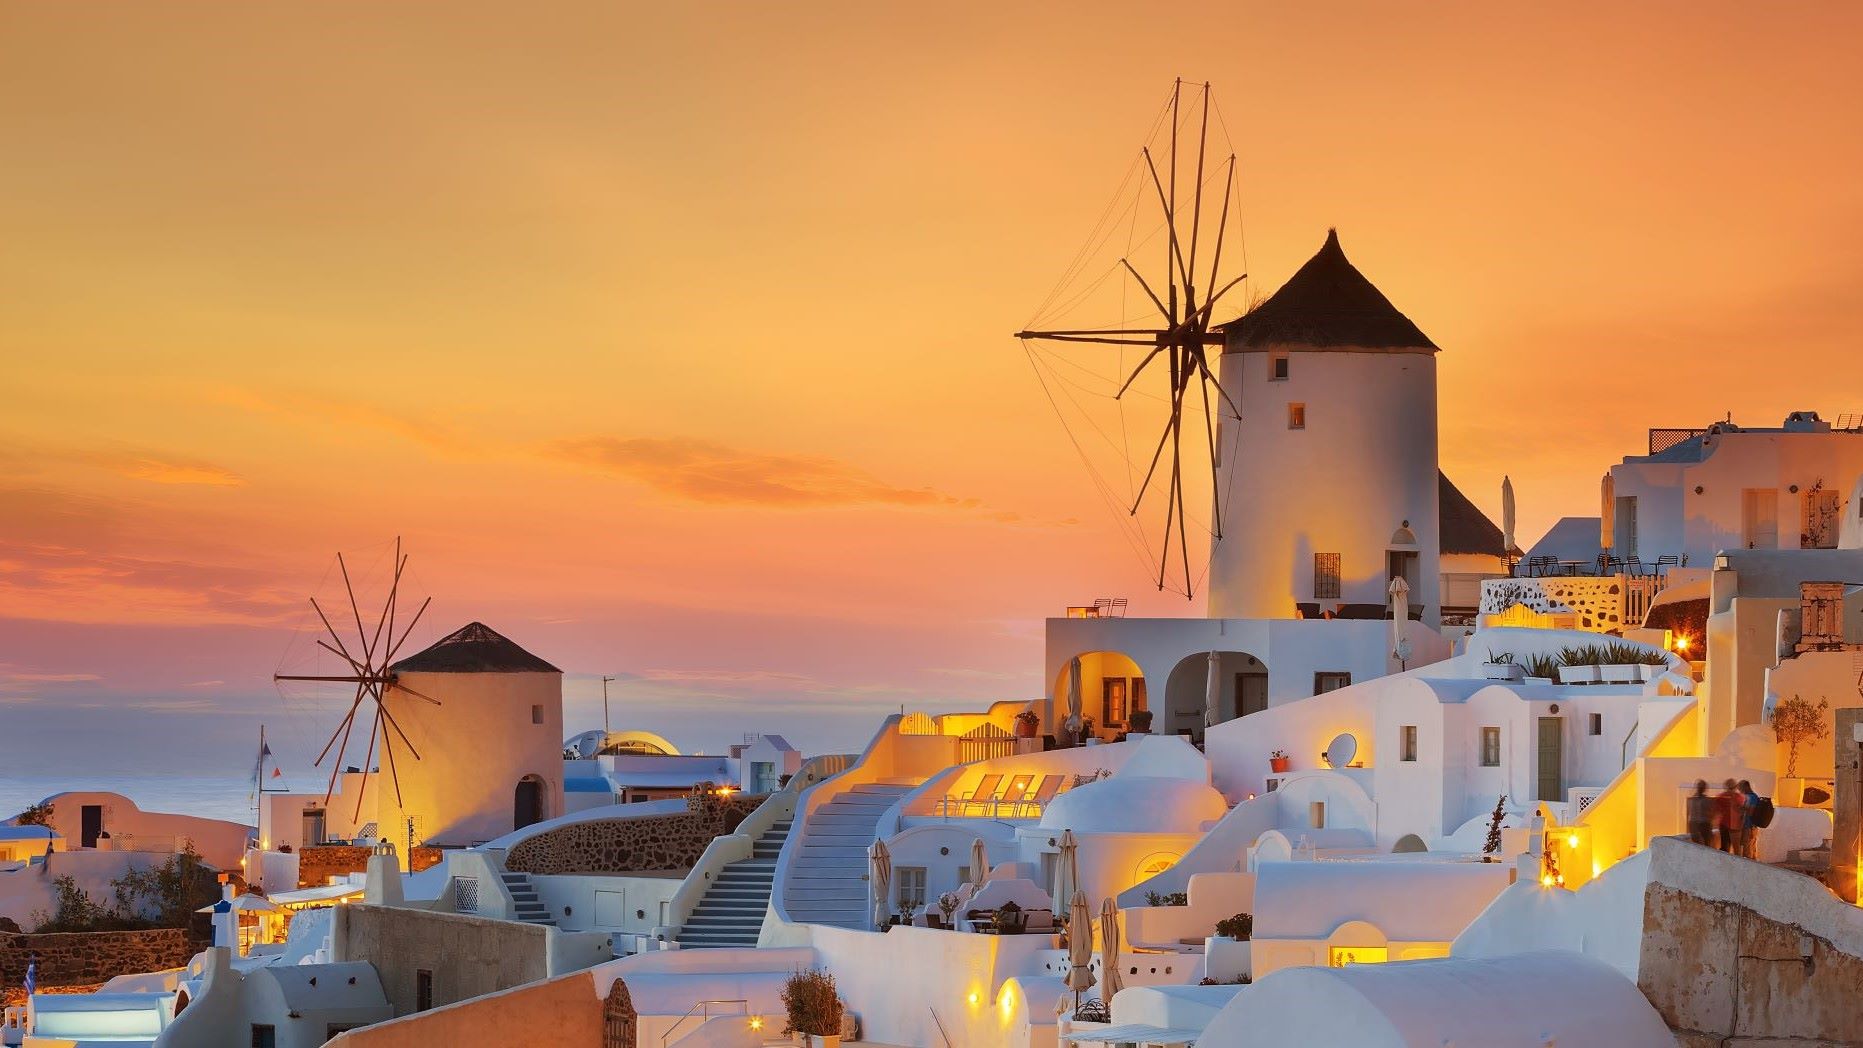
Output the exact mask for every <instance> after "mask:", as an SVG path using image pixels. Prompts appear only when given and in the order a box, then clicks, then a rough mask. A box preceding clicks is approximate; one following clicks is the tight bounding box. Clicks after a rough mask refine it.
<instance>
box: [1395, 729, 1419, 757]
mask: <svg viewBox="0 0 1863 1048" xmlns="http://www.w3.org/2000/svg"><path fill="white" fill-rule="evenodd" d="M1397 759H1398V760H1400V761H1414V760H1416V759H1417V726H1416V725H1414V724H1406V725H1404V726H1403V727H1402V728H1400V729H1398V757H1397Z"/></svg>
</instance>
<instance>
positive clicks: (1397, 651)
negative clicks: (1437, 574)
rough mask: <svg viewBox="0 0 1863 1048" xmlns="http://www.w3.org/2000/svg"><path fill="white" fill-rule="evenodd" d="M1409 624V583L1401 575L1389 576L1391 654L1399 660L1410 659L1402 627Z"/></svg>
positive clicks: (1407, 641)
mask: <svg viewBox="0 0 1863 1048" xmlns="http://www.w3.org/2000/svg"><path fill="white" fill-rule="evenodd" d="M1409 624H1410V583H1408V582H1405V581H1404V577H1403V576H1402V575H1393V576H1391V655H1392V657H1393V658H1395V659H1397V661H1399V662H1403V663H1408V662H1409V661H1410V641H1409V639H1408V638H1406V637H1405V636H1404V629H1405V627H1407V626H1408V625H1409Z"/></svg>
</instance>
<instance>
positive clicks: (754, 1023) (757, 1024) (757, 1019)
mask: <svg viewBox="0 0 1863 1048" xmlns="http://www.w3.org/2000/svg"><path fill="white" fill-rule="evenodd" d="M750 1028H751V1029H753V1030H761V1029H763V1016H761V1015H753V1016H751V1017H750Z"/></svg>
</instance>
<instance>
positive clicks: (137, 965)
mask: <svg viewBox="0 0 1863 1048" xmlns="http://www.w3.org/2000/svg"><path fill="white" fill-rule="evenodd" d="M205 946H206V944H205V943H202V942H200V941H198V940H195V939H191V938H189V937H188V933H187V930H186V929H183V928H152V929H149V930H147V931H135V932H58V933H50V934H45V935H30V934H25V935H15V934H0V985H5V986H18V985H20V984H21V983H22V982H23V981H24V980H25V978H26V965H27V964H28V963H30V962H31V961H32V959H33V958H34V957H37V958H38V961H39V971H38V980H39V985H41V986H70V985H90V984H92V983H100V982H105V981H107V980H110V979H114V978H116V977H117V976H119V975H129V974H133V973H136V972H158V971H161V970H163V969H165V968H180V967H182V966H184V965H186V964H187V963H188V961H189V960H191V959H193V957H194V955H195V954H196V953H197V952H199V951H200V950H202V949H204V948H205Z"/></svg>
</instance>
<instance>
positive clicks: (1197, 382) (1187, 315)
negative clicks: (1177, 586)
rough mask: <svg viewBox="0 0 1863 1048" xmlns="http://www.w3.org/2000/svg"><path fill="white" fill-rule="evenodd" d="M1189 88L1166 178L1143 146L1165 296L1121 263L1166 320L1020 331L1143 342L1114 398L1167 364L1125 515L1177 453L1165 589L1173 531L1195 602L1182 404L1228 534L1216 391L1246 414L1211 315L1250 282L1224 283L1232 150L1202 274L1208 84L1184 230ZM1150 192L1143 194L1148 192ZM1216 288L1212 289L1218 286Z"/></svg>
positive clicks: (1175, 97)
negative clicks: (1181, 174) (1157, 430)
mask: <svg viewBox="0 0 1863 1048" xmlns="http://www.w3.org/2000/svg"><path fill="white" fill-rule="evenodd" d="M1183 90H1184V82H1183V81H1182V80H1178V81H1176V83H1175V84H1174V85H1173V87H1172V89H1171V101H1170V106H1169V114H1170V115H1169V119H1170V122H1171V146H1170V152H1171V155H1170V157H1169V160H1168V163H1167V172H1166V174H1164V175H1163V176H1161V175H1160V174H1159V172H1158V163H1157V160H1156V159H1155V158H1154V157H1153V156H1152V152H1151V147H1150V145H1147V146H1145V148H1144V149H1143V150H1141V155H1142V156H1143V158H1144V162H1145V170H1146V171H1147V172H1148V173H1149V175H1150V178H1151V186H1152V189H1153V190H1154V191H1155V192H1156V194H1157V203H1158V205H1159V207H1160V208H1162V210H1163V212H1164V230H1165V233H1166V235H1165V237H1164V247H1165V264H1164V276H1163V279H1162V281H1159V283H1161V284H1162V285H1163V289H1164V293H1163V294H1162V295H1160V294H1159V292H1158V287H1157V286H1156V285H1155V284H1154V283H1153V282H1152V281H1147V280H1146V279H1145V278H1144V277H1143V276H1141V275H1139V271H1138V269H1137V268H1135V267H1134V266H1133V265H1132V263H1131V261H1130V260H1129V259H1126V258H1121V259H1119V265H1120V266H1122V267H1124V269H1125V272H1126V273H1128V274H1130V275H1131V277H1132V279H1133V280H1135V281H1137V282H1138V285H1139V287H1140V288H1141V289H1142V290H1143V291H1144V293H1145V296H1146V297H1147V298H1149V299H1150V300H1151V304H1152V305H1153V306H1154V307H1156V308H1157V311H1158V315H1159V317H1160V318H1161V319H1160V321H1159V322H1158V323H1156V324H1153V325H1150V326H1147V327H1117V328H1090V329H1075V330H1053V331H1031V330H1024V331H1018V332H1016V337H1017V338H1019V339H1023V340H1030V339H1042V340H1048V341H1054V342H1089V343H1101V344H1106V345H1115V346H1137V347H1141V348H1149V349H1150V352H1149V353H1146V354H1145V356H1144V358H1143V359H1142V360H1140V361H1139V364H1138V366H1137V367H1136V368H1134V369H1133V370H1132V372H1131V373H1130V374H1129V375H1127V376H1126V378H1125V381H1124V383H1123V384H1122V385H1120V387H1119V391H1118V393H1116V394H1114V399H1119V398H1121V397H1123V396H1124V395H1125V393H1126V391H1127V390H1129V389H1130V388H1131V387H1132V384H1133V383H1134V382H1136V381H1137V380H1138V378H1139V376H1140V375H1142V374H1144V372H1145V370H1146V369H1147V368H1149V367H1151V365H1152V362H1153V361H1155V360H1157V359H1159V358H1160V357H1163V358H1164V364H1165V368H1166V372H1167V374H1168V377H1169V380H1170V390H1169V394H1168V400H1167V405H1168V411H1169V415H1168V417H1167V419H1166V421H1165V424H1164V432H1163V433H1162V434H1160V435H1159V437H1158V443H1157V446H1156V447H1155V448H1154V449H1153V451H1152V454H1151V461H1150V463H1149V465H1148V466H1147V468H1146V470H1145V479H1144V480H1143V481H1142V482H1141V483H1140V484H1139V486H1138V491H1137V494H1136V495H1135V496H1134V497H1133V500H1132V504H1131V506H1130V507H1129V508H1128V510H1127V513H1128V515H1131V516H1137V514H1138V511H1139V506H1140V505H1141V504H1142V503H1143V502H1144V501H1145V496H1146V494H1147V493H1148V492H1149V491H1150V490H1151V486H1152V481H1153V480H1154V479H1156V478H1157V476H1158V467H1159V464H1160V463H1161V462H1162V461H1163V458H1164V452H1165V449H1166V448H1169V449H1170V452H1171V469H1170V479H1169V481H1168V482H1167V486H1166V487H1165V490H1164V499H1165V519H1164V543H1163V549H1162V551H1161V552H1160V554H1159V563H1158V588H1159V589H1164V588H1165V575H1166V572H1167V569H1168V568H1169V566H1170V562H1171V538H1172V536H1171V532H1172V528H1173V526H1175V528H1176V532H1177V546H1178V554H1179V556H1180V557H1181V558H1182V560H1183V571H1184V595H1185V596H1186V597H1190V596H1191V593H1190V590H1191V589H1192V588H1193V587H1192V585H1191V575H1190V547H1189V540H1188V537H1187V535H1186V532H1185V525H1184V516H1185V514H1184V462H1183V439H1184V402H1185V400H1186V399H1188V398H1190V397H1191V395H1192V394H1193V393H1195V394H1196V396H1197V397H1199V398H1200V399H1201V401H1202V405H1203V426H1204V438H1205V440H1206V441H1207V442H1208V444H1209V455H1210V462H1211V471H1210V472H1211V476H1210V494H1211V499H1212V502H1211V513H1210V530H1211V533H1212V535H1213V536H1214V537H1215V538H1218V539H1220V538H1221V537H1222V492H1221V491H1220V490H1218V488H1219V485H1218V483H1217V478H1216V469H1215V463H1216V462H1217V461H1218V458H1219V455H1218V448H1217V434H1216V428H1215V426H1214V424H1213V423H1212V415H1211V407H1212V404H1211V397H1210V388H1211V387H1215V389H1216V395H1217V397H1218V398H1220V399H1221V401H1222V402H1224V403H1225V404H1226V405H1227V406H1228V409H1229V411H1230V413H1231V414H1232V415H1234V416H1235V417H1240V415H1241V412H1240V411H1239V410H1238V409H1237V408H1236V406H1235V402H1234V401H1233V400H1231V399H1230V398H1229V395H1228V394H1227V393H1224V392H1223V388H1222V385H1221V383H1220V382H1218V381H1217V378H1216V375H1215V373H1214V372H1213V371H1212V370H1211V368H1210V363H1209V354H1208V347H1210V346H1219V347H1220V346H1221V345H1222V344H1223V336H1222V333H1221V332H1220V331H1212V330H1211V327H1212V323H1211V319H1212V313H1213V311H1214V310H1215V308H1216V304H1217V302H1218V301H1219V300H1220V299H1221V298H1222V297H1223V295H1225V294H1226V293H1228V292H1229V291H1230V290H1231V289H1233V288H1234V287H1235V286H1236V285H1238V284H1240V283H1241V282H1242V281H1243V280H1246V279H1247V278H1248V274H1247V273H1241V274H1238V275H1236V276H1234V277H1231V278H1229V279H1227V280H1226V281H1225V280H1224V278H1223V274H1222V260H1223V242H1224V239H1225V238H1224V231H1225V230H1226V229H1227V227H1228V222H1229V206H1230V194H1231V191H1232V189H1233V188H1234V186H1235V166H1236V158H1235V155H1234V154H1231V155H1230V156H1229V159H1228V161H1227V164H1228V170H1227V173H1226V176H1225V177H1224V180H1223V203H1222V210H1221V214H1220V217H1219V218H1218V219H1217V222H1216V227H1215V232H1214V234H1213V237H1214V239H1215V242H1216V243H1215V247H1214V248H1213V249H1212V250H1211V251H1210V260H1209V276H1208V279H1207V280H1204V279H1202V274H1201V273H1200V272H1199V271H1198V268H1197V265H1198V262H1197V256H1198V252H1199V250H1200V249H1201V248H1202V246H1203V245H1202V243H1201V239H1202V234H1203V187H1204V161H1205V153H1206V151H1207V146H1208V143H1209V134H1210V85H1209V84H1207V83H1205V84H1204V85H1202V88H1201V91H1202V115H1201V118H1200V123H1201V128H1200V130H1199V132H1198V137H1197V152H1196V175H1195V181H1194V182H1193V183H1192V186H1191V187H1190V188H1191V194H1190V195H1191V200H1190V215H1189V222H1188V225H1189V229H1188V231H1187V234H1186V231H1185V230H1184V229H1183V228H1182V227H1183V226H1184V225H1185V223H1184V221H1183V216H1182V213H1181V210H1180V207H1179V203H1178V171H1177V168H1178V127H1179V110H1180V107H1181V103H1182V101H1183ZM1141 192H1142V191H1141ZM1212 289H1214V290H1212Z"/></svg>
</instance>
